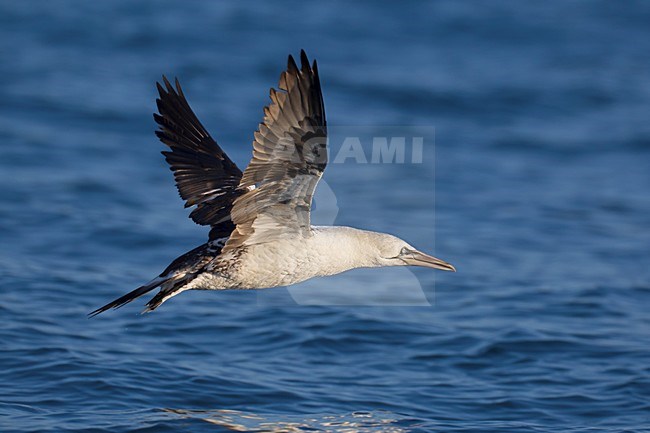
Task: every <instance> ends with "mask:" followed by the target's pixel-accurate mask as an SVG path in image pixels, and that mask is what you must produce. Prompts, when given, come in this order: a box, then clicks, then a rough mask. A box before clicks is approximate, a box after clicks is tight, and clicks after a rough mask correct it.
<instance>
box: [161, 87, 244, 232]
mask: <svg viewBox="0 0 650 433" xmlns="http://www.w3.org/2000/svg"><path fill="white" fill-rule="evenodd" d="M163 82H164V85H165V88H163V87H162V86H161V85H160V83H156V86H157V87H158V93H159V94H160V97H159V98H158V99H156V103H157V105H158V112H159V113H160V114H154V115H153V116H154V120H155V121H156V123H157V124H158V125H160V129H159V130H158V131H156V135H157V136H158V138H160V141H162V142H163V143H164V144H166V145H167V146H169V148H170V150H169V151H164V152H162V153H163V155H165V159H166V160H167V162H168V163H169V166H170V168H171V170H172V171H173V172H174V178H175V179H176V187H177V188H178V192H179V193H180V196H181V197H182V198H183V200H185V207H190V206H196V207H195V208H194V210H193V211H192V213H190V218H192V219H193V220H194V222H196V223H197V224H201V225H209V226H211V227H212V229H211V230H210V240H214V239H217V238H221V237H226V236H228V235H229V234H230V233H231V232H232V230H233V228H234V225H233V223H232V222H231V221H230V211H231V208H232V204H233V201H234V200H235V199H236V198H237V197H238V196H240V195H241V194H242V191H241V190H239V189H237V186H238V185H239V183H240V181H241V177H242V172H241V170H240V169H239V168H238V167H237V166H236V165H235V163H234V162H232V161H231V160H230V158H228V155H226V154H225V152H224V151H223V150H222V149H221V148H220V147H219V145H218V144H217V143H216V142H215V141H214V140H213V139H212V137H210V134H208V132H207V131H206V130H205V128H204V127H203V125H201V122H199V119H198V118H197V117H196V115H195V114H194V112H193V111H192V109H191V108H190V105H189V104H188V103H187V100H186V99H185V95H184V94H183V90H182V89H181V86H180V84H179V82H178V79H177V80H176V83H175V84H176V88H175V89H174V87H173V86H172V85H171V84H170V83H169V81H168V80H167V78H166V77H164V76H163Z"/></svg>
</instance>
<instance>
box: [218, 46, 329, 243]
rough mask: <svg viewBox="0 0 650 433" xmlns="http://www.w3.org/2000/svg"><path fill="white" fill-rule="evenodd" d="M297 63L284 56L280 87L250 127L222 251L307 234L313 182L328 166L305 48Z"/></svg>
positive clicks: (321, 112)
mask: <svg viewBox="0 0 650 433" xmlns="http://www.w3.org/2000/svg"><path fill="white" fill-rule="evenodd" d="M300 60H301V67H300V68H298V66H297V65H296V62H295V61H294V59H293V57H292V56H289V61H288V66H287V70H286V71H284V72H283V73H282V75H281V76H280V83H279V85H278V88H279V90H275V89H271V92H270V96H271V104H270V105H269V106H267V107H265V108H264V121H263V123H261V124H260V125H259V130H258V131H257V132H255V140H254V141H253V158H252V159H251V162H250V163H249V165H248V167H247V168H246V170H245V171H244V174H243V176H242V179H241V182H240V184H239V190H240V191H242V192H243V195H241V196H240V197H238V198H236V199H235V201H234V204H233V208H232V211H231V216H232V220H233V222H234V223H235V224H236V228H235V230H234V231H233V233H232V235H231V237H230V240H229V241H228V243H227V244H226V247H225V248H224V251H227V250H228V249H232V248H236V247H238V246H241V245H252V244H257V243H263V242H269V241H272V240H274V239H277V238H279V237H282V236H284V235H286V234H290V235H292V236H293V235H295V234H297V233H300V234H303V235H309V233H310V231H309V227H310V222H309V213H310V210H311V201H312V197H313V195H314V189H315V188H316V184H317V183H318V181H319V180H320V178H321V176H322V174H323V170H325V166H326V165H327V148H326V144H327V127H326V120H325V107H324V105H323V95H322V93H321V87H320V81H319V78H318V68H317V65H316V62H315V61H314V63H313V65H311V66H310V64H309V60H308V59H307V55H306V54H305V52H304V51H301V53H300Z"/></svg>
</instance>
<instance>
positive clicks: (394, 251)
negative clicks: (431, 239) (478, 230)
mask: <svg viewBox="0 0 650 433" xmlns="http://www.w3.org/2000/svg"><path fill="white" fill-rule="evenodd" d="M372 238H373V242H372V243H373V244H374V247H375V248H374V250H375V251H374V253H375V254H376V257H375V261H376V264H377V265H379V266H422V267H426V268H433V269H442V270H443V271H452V272H456V268H454V266H453V265H451V264H450V263H447V262H445V261H444V260H440V259H438V258H436V257H433V256H430V255H428V254H425V253H423V252H421V251H418V250H417V249H416V248H414V247H413V246H411V245H409V244H408V243H407V242H405V241H403V240H402V239H400V238H398V237H396V236H393V235H389V234H385V233H374V236H372Z"/></svg>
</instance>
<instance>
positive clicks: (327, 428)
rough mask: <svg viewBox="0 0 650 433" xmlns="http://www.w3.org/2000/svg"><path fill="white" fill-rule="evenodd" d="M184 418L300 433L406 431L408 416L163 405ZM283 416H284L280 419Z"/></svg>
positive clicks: (251, 429)
mask: <svg viewBox="0 0 650 433" xmlns="http://www.w3.org/2000/svg"><path fill="white" fill-rule="evenodd" d="M164 411H165V412H167V413H171V414H176V415H179V416H181V417H182V418H193V419H200V420H202V421H205V422H207V423H210V424H214V425H218V426H220V427H224V428H226V429H228V430H231V431H239V432H258V433H262V432H268V433H297V432H332V433H338V432H340V433H370V432H372V433H406V432H408V431H410V430H409V429H407V428H406V427H405V425H404V424H406V423H407V419H406V418H404V417H402V416H399V415H396V414H393V413H390V412H384V411H375V412H352V413H348V414H342V415H328V414H318V415H303V416H300V415H272V414H271V415H269V414H265V415H257V414H254V413H249V412H241V411H236V410H225V409H218V410H184V409H164ZM280 418H281V419H280Z"/></svg>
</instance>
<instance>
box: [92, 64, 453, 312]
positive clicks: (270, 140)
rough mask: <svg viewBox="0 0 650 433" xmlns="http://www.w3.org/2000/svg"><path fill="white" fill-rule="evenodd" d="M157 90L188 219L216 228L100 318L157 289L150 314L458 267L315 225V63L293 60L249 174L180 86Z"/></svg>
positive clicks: (320, 145)
mask: <svg viewBox="0 0 650 433" xmlns="http://www.w3.org/2000/svg"><path fill="white" fill-rule="evenodd" d="M163 80H164V84H165V88H163V87H162V86H160V85H158V91H159V93H160V98H159V99H158V100H157V103H158V109H159V112H160V114H155V115H154V119H155V120H156V122H157V123H158V124H159V125H160V126H161V130H159V131H157V132H156V134H157V135H158V137H159V138H160V139H161V141H162V142H163V143H165V144H166V145H168V146H169V147H170V149H171V151H166V152H163V154H164V155H165V157H166V159H167V162H168V163H169V164H170V166H171V169H172V170H173V171H174V176H175V179H176V184H177V187H178V190H179V192H180V195H181V197H182V198H183V199H185V200H186V207H189V206H195V209H194V210H193V211H192V213H191V214H190V217H191V218H192V219H193V220H194V221H195V222H196V223H198V224H202V225H209V226H210V227H211V230H210V236H209V240H208V242H207V243H205V244H203V245H201V246H199V247H197V248H195V249H193V250H191V251H189V252H188V253H186V254H184V255H182V256H180V257H179V258H177V259H176V260H174V261H173V262H172V263H171V264H170V265H169V266H168V267H167V268H166V269H165V270H164V271H163V272H162V273H161V274H160V275H159V276H158V277H156V278H154V279H153V280H152V281H150V282H149V283H147V284H145V285H143V286H141V287H139V288H137V289H135V290H133V291H132V292H130V293H127V294H126V295H124V296H122V297H121V298H118V299H116V300H115V301H113V302H111V303H109V304H107V305H105V306H103V307H101V308H99V309H97V310H95V311H93V312H92V313H90V314H91V315H96V314H99V313H101V312H103V311H106V310H108V309H110V308H118V307H121V306H122V305H125V304H127V303H129V302H131V301H132V300H134V299H136V298H138V297H140V296H142V295H143V294H145V293H148V292H150V291H151V290H154V289H156V288H160V291H159V292H158V294H156V296H154V297H153V299H151V301H149V302H148V303H147V308H146V309H145V311H152V310H154V309H156V308H157V307H158V306H160V305H161V304H162V303H163V302H165V301H166V300H168V299H169V298H171V297H173V296H176V295H178V294H179V293H182V292H184V291H186V290H193V289H194V290H227V289H261V288H271V287H278V286H287V285H291V284H296V283H300V282H302V281H305V280H308V279H310V278H314V277H322V276H329V275H335V274H339V273H341V272H345V271H347V270H350V269H355V268H360V267H381V266H406V265H414V266H427V267H432V268H437V269H443V270H454V267H453V266H451V265H450V264H448V263H446V262H444V261H442V260H440V259H437V258H435V257H432V256H428V255H426V254H424V253H421V252H419V251H418V250H416V249H415V248H413V247H412V246H410V245H409V244H407V243H406V242H404V241H403V240H401V239H399V238H397V237H395V236H392V235H388V234H384V233H376V232H371V231H366V230H359V229H355V228H351V227H324V226H312V225H311V224H310V218H309V217H310V210H311V200H312V197H313V193H314V189H315V188H316V184H317V183H318V180H319V179H320V177H321V176H322V174H323V170H324V169H325V166H326V164H327V152H326V137H327V126H326V121H325V109H324V105H323V100H322V94H321V89H320V81H319V77H318V70H317V67H316V62H314V63H313V65H312V66H310V64H309V61H308V60H307V56H306V55H305V53H304V51H303V52H301V67H300V68H298V66H297V65H296V63H295V61H294V60H293V58H292V57H291V56H289V62H288V67H287V70H286V71H285V72H283V74H282V75H281V77H280V83H279V86H278V87H279V89H280V91H276V90H275V89H271V100H272V104H271V105H269V106H268V107H265V110H264V113H265V117H264V122H263V123H261V124H260V126H259V129H258V131H257V132H256V133H255V140H254V142H253V159H252V160H251V162H250V163H249V165H248V167H247V168H246V170H245V171H244V172H243V173H242V172H241V171H240V170H239V168H238V167H237V166H236V165H235V164H234V163H233V162H232V161H231V160H230V159H229V158H228V156H227V155H226V154H225V153H224V152H223V150H222V149H221V148H220V147H219V146H218V145H217V143H216V142H215V141H214V140H213V139H212V138H211V137H210V135H209V134H208V133H207V131H206V130H205V128H204V127H203V126H202V125H201V123H200V122H199V120H198V119H197V117H196V116H195V115H194V113H193V112H192V110H191V108H190V106H189V104H188V103H187V100H186V99H185V96H184V95H183V92H182V90H181V88H180V84H179V83H178V81H176V88H175V89H174V87H173V86H172V85H171V84H170V83H169V82H168V81H167V79H165V78H164V77H163Z"/></svg>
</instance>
